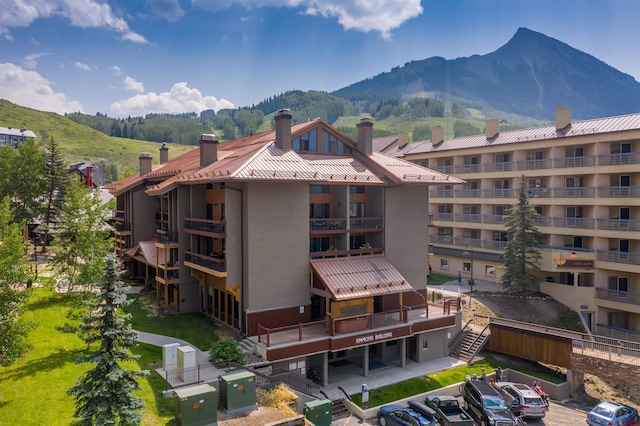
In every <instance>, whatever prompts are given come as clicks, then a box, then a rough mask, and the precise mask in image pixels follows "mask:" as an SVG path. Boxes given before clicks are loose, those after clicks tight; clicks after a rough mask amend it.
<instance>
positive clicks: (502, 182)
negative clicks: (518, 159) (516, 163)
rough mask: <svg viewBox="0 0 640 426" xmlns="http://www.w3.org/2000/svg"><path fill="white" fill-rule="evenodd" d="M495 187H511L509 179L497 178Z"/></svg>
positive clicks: (494, 182)
mask: <svg viewBox="0 0 640 426" xmlns="http://www.w3.org/2000/svg"><path fill="white" fill-rule="evenodd" d="M493 189H509V179H495V180H494V181H493Z"/></svg>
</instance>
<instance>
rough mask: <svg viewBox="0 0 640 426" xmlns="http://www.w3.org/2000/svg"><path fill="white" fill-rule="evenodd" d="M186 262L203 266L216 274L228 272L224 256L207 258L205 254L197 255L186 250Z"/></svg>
mask: <svg viewBox="0 0 640 426" xmlns="http://www.w3.org/2000/svg"><path fill="white" fill-rule="evenodd" d="M184 254H185V261H186V262H191V263H194V264H196V265H198V266H202V267H203V268H207V269H211V270H212V271H216V272H227V260H226V259H225V257H224V255H223V254H219V255H216V254H214V255H212V256H206V255H204V254H200V253H195V252H192V251H188V250H186V251H185V252H184Z"/></svg>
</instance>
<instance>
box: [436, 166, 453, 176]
mask: <svg viewBox="0 0 640 426" xmlns="http://www.w3.org/2000/svg"><path fill="white" fill-rule="evenodd" d="M431 170H435V171H437V172H440V173H444V174H445V175H450V174H451V173H453V166H435V167H431Z"/></svg>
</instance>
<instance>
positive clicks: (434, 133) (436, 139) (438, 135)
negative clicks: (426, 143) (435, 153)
mask: <svg viewBox="0 0 640 426" xmlns="http://www.w3.org/2000/svg"><path fill="white" fill-rule="evenodd" d="M442 141H444V128H442V127H434V128H433V129H431V144H432V145H434V146H435V145H438V144H439V143H442Z"/></svg>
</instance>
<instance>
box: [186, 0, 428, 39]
mask: <svg viewBox="0 0 640 426" xmlns="http://www.w3.org/2000/svg"><path fill="white" fill-rule="evenodd" d="M191 4H192V5H193V6H194V7H199V8H201V9H204V10H210V11H218V10H223V9H227V8H229V7H231V6H233V5H240V6H246V7H247V8H253V7H291V8H299V9H301V10H302V13H306V14H308V15H318V16H322V17H324V18H337V20H338V22H339V23H340V25H342V27H343V28H344V29H346V30H355V31H361V32H365V33H366V32H369V31H378V32H380V35H382V37H383V38H385V39H390V38H391V31H392V30H394V29H396V28H398V27H400V26H401V25H402V24H403V23H405V22H406V21H408V20H409V19H411V18H415V17H417V16H419V15H420V14H422V11H423V9H422V6H421V5H420V0H191Z"/></svg>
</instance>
